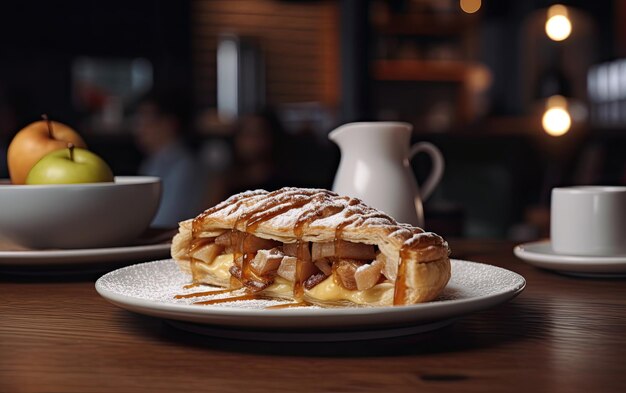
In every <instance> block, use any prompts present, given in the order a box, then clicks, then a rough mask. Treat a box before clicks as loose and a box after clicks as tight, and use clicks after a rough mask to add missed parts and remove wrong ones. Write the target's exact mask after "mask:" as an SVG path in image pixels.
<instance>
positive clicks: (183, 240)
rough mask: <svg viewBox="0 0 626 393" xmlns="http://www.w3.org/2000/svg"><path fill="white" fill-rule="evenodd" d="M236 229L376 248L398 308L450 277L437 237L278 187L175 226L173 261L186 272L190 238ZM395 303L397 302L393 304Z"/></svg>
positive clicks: (369, 211) (430, 295)
mask: <svg viewBox="0 0 626 393" xmlns="http://www.w3.org/2000/svg"><path fill="white" fill-rule="evenodd" d="M233 229H234V230H238V231H241V232H247V233H251V234H253V235H255V236H257V237H260V238H264V239H271V240H277V241H280V242H282V243H294V242H296V241H299V240H300V241H308V242H330V241H334V240H337V239H339V240H345V241H349V242H353V243H364V244H371V245H376V246H378V249H379V250H380V252H381V253H382V254H384V256H385V259H386V262H385V266H384V268H383V270H384V272H385V276H386V277H387V278H389V279H390V280H391V281H395V280H396V279H397V278H398V268H399V267H401V266H402V268H401V270H402V272H403V273H402V274H401V277H399V278H400V279H401V280H402V281H403V282H402V283H395V285H396V286H398V285H402V286H403V287H404V289H403V291H402V292H403V293H402V297H403V299H401V300H400V302H399V304H413V303H419V302H425V301H429V300H432V299H434V298H435V297H436V296H437V295H438V294H439V293H440V292H441V291H442V289H443V288H444V287H445V286H446V284H447V282H448V280H449V278H450V261H449V258H448V255H449V248H448V244H447V242H445V241H444V240H443V239H442V238H441V237H440V236H438V235H436V234H434V233H430V232H424V231H423V230H422V229H421V228H417V227H413V226H410V225H408V224H399V223H397V222H396V221H395V220H394V219H393V218H391V217H389V216H388V215H386V214H385V213H382V212H381V211H378V210H376V209H374V208H371V207H369V206H367V205H366V204H364V203H363V202H362V201H361V200H359V199H355V198H350V197H346V196H339V195H337V194H336V193H334V192H331V191H328V190H322V189H305V188H282V189H280V190H277V191H273V192H268V191H265V190H256V191H247V192H244V193H241V194H237V195H233V196H232V197H230V198H228V199H227V200H225V201H223V202H221V203H220V204H218V205H216V206H214V207H212V208H210V209H207V210H206V211H205V212H203V213H202V214H200V215H199V216H198V217H196V218H194V219H190V220H187V221H183V222H181V223H180V226H179V232H178V234H177V235H176V236H175V237H174V239H173V241H172V257H173V258H174V259H175V260H176V261H177V263H178V264H179V266H180V267H181V269H182V270H184V271H186V272H191V269H190V266H189V264H190V262H189V260H190V259H189V256H188V251H189V247H190V245H191V242H192V239H193V238H195V239H198V238H214V237H216V236H219V235H221V234H222V233H224V232H225V231H230V230H233ZM203 281H204V282H205V283H207V284H212V285H218V286H227V285H228V283H227V282H226V281H227V280H224V279H219V278H218V277H211V275H210V274H208V277H204V278H203ZM396 304H398V302H397V303H396Z"/></svg>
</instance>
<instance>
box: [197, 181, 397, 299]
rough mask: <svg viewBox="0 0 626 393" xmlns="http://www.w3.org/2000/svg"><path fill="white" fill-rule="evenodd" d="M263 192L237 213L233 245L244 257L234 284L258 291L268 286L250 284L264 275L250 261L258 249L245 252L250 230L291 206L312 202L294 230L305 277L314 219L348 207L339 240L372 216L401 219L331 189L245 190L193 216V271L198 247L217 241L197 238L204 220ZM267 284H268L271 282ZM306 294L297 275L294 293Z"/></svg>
mask: <svg viewBox="0 0 626 393" xmlns="http://www.w3.org/2000/svg"><path fill="white" fill-rule="evenodd" d="M259 195H262V196H263V197H262V198H260V200H259V201H257V202H256V204H252V205H251V206H250V207H249V208H248V209H247V210H246V211H245V212H244V213H242V214H240V215H239V216H238V217H237V219H236V221H235V225H234V228H233V232H235V231H236V230H237V229H238V228H242V229H243V231H242V232H243V235H242V236H241V237H240V238H239V241H237V244H234V245H233V246H234V247H233V249H234V257H235V259H239V258H241V261H242V263H241V279H238V278H236V277H234V276H231V287H235V286H236V289H239V288H241V287H242V286H243V285H245V286H246V287H249V288H250V289H251V290H255V289H256V292H258V291H260V290H262V289H264V288H265V287H266V286H267V285H262V286H258V285H252V286H251V285H246V283H247V282H248V281H257V280H259V279H260V278H259V277H257V276H256V274H254V272H252V271H251V268H250V263H251V261H252V260H253V258H254V253H244V252H243V250H244V243H245V241H246V240H247V238H248V233H254V232H255V231H256V229H257V228H258V226H259V225H261V224H262V223H264V222H266V221H269V220H271V219H272V218H274V217H276V216H279V215H281V214H283V213H285V212H287V211H289V210H291V209H297V208H302V207H304V206H305V205H308V204H310V205H311V206H310V207H309V208H308V209H307V210H305V211H304V212H303V213H301V214H300V216H299V217H298V218H297V220H296V222H295V224H294V234H295V236H296V238H297V248H296V250H297V252H296V277H301V275H299V274H298V273H299V272H301V270H302V266H303V264H304V263H306V253H307V252H308V251H309V250H307V248H308V243H307V242H303V241H302V237H303V233H304V229H305V227H307V226H308V225H310V224H311V223H312V222H313V221H315V220H318V219H321V218H324V217H328V216H329V215H334V214H338V213H340V212H342V211H344V210H345V212H346V213H345V217H344V219H343V221H342V222H341V223H340V224H339V225H337V227H336V228H335V240H341V239H342V238H343V231H344V229H345V228H346V227H347V226H349V225H352V224H355V223H357V222H364V221H366V220H368V219H371V218H382V219H387V220H389V221H390V224H395V225H397V223H396V222H395V221H394V220H393V219H392V218H390V217H389V216H388V215H386V214H384V213H381V212H378V211H377V210H375V209H371V208H370V209H365V211H363V210H364V209H359V207H360V205H361V204H362V202H361V201H360V200H359V199H356V198H349V197H339V196H338V195H337V194H335V193H333V192H330V191H327V190H302V189H298V188H285V189H280V190H276V191H273V192H270V193H268V192H267V191H264V190H259V191H256V192H247V193H242V194H238V195H235V196H233V197H231V198H229V199H227V200H226V201H224V202H222V203H220V204H218V205H216V206H214V207H212V208H210V209H207V210H206V211H205V212H203V213H202V214H201V215H199V216H198V217H197V218H196V219H194V220H193V222H192V241H191V244H190V247H189V255H190V259H191V261H192V272H193V271H194V265H195V263H196V262H197V261H195V259H194V258H193V257H192V256H191V254H192V253H193V252H194V251H195V250H196V249H197V248H200V247H202V246H204V245H205V244H207V243H208V242H211V241H213V239H207V240H205V241H202V240H201V241H197V240H196V237H197V234H198V233H199V232H200V231H201V223H202V221H204V219H205V218H206V217H208V216H210V215H212V214H215V213H216V212H219V211H222V210H224V209H226V208H228V207H230V211H231V212H234V211H237V210H238V209H239V208H240V206H241V205H242V204H244V203H246V202H247V201H249V200H250V199H252V198H254V197H256V196H259ZM337 199H339V200H344V201H346V203H345V204H340V205H337V204H336V201H337ZM325 201H330V202H334V204H332V203H331V204H329V205H326V206H323V207H322V209H321V210H320V209H319V204H316V203H311V202H325ZM352 207H354V208H352ZM357 213H359V214H357ZM241 224H243V225H241ZM407 251H408V250H405V247H403V248H402V249H401V250H400V254H401V255H400V262H399V266H398V277H397V279H396V288H395V290H394V304H404V302H405V296H406V285H405V282H404V281H405V276H406V265H405V263H404V260H405V259H407V260H408V254H407ZM262 281H263V280H262ZM259 284H260V283H259ZM265 284H267V282H266V283H265ZM231 290H232V289H231ZM303 294H304V288H303V280H300V279H298V278H297V279H296V282H295V283H294V297H295V298H296V299H302V297H303ZM251 298H255V299H256V298H258V295H257V294H249V295H244V296H238V297H233V298H227V299H215V300H209V301H207V302H198V303H196V304H215V303H223V302H227V301H236V300H247V299H251ZM229 299H230V300H229ZM299 303H302V302H298V303H295V304H299ZM294 307H295V306H294Z"/></svg>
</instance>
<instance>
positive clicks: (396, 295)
mask: <svg viewBox="0 0 626 393" xmlns="http://www.w3.org/2000/svg"><path fill="white" fill-rule="evenodd" d="M409 258H410V255H409V250H408V249H407V248H406V247H405V246H402V248H401V249H400V261H399V264H398V275H397V276H396V283H395V284H396V285H395V286H394V290H393V305H394V306H397V305H402V304H405V303H406V289H407V288H406V263H405V261H407V260H409Z"/></svg>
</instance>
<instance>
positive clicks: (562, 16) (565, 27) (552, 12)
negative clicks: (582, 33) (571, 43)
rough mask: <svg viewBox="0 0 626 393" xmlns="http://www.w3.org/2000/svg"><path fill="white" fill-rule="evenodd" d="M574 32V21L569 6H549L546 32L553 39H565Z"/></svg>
mask: <svg viewBox="0 0 626 393" xmlns="http://www.w3.org/2000/svg"><path fill="white" fill-rule="evenodd" d="M571 33H572V22H570V20H569V16H568V11H567V8H566V7H565V6H564V5H561V4H556V5H553V6H552V7H550V8H548V19H547V20H546V34H547V35H548V37H550V39H551V40H553V41H563V40H564V39H566V38H567V37H569V35H570V34H571Z"/></svg>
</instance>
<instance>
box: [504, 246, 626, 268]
mask: <svg viewBox="0 0 626 393" xmlns="http://www.w3.org/2000/svg"><path fill="white" fill-rule="evenodd" d="M513 252H514V253H515V255H516V256H517V257H518V258H520V259H523V260H524V261H526V262H528V263H529V264H531V265H534V266H537V267H541V268H544V269H550V270H556V271H559V272H563V273H569V274H575V275H585V276H594V277H603V276H607V277H616V276H618V275H624V274H626V255H616V256H610V257H594V256H579V255H563V254H557V253H556V252H554V251H553V250H552V245H551V243H550V240H543V241H539V242H533V243H526V244H520V245H519V246H516V247H515V248H514V249H513Z"/></svg>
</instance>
